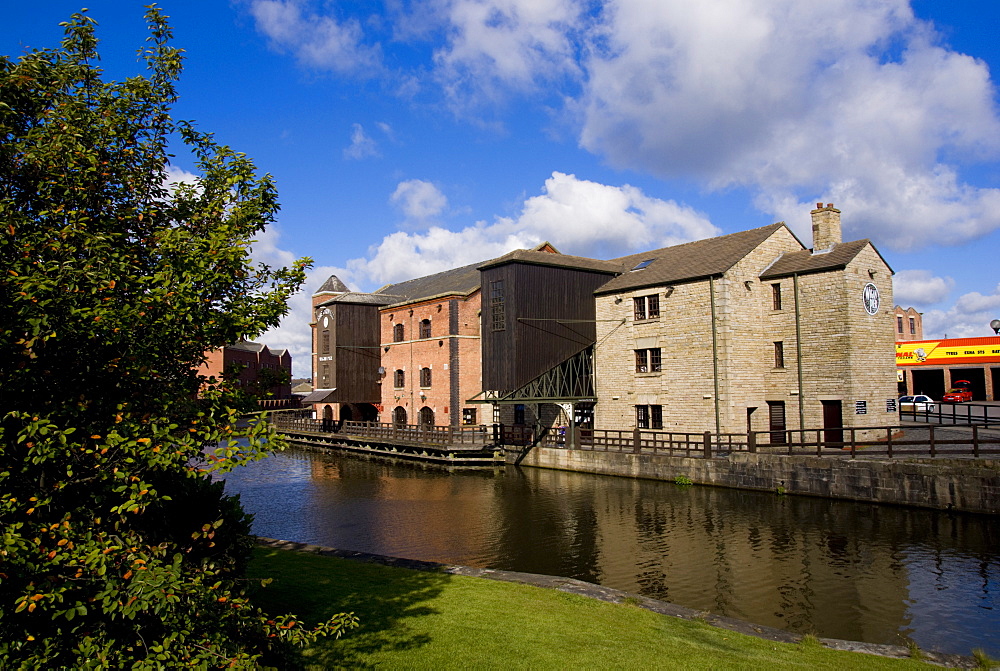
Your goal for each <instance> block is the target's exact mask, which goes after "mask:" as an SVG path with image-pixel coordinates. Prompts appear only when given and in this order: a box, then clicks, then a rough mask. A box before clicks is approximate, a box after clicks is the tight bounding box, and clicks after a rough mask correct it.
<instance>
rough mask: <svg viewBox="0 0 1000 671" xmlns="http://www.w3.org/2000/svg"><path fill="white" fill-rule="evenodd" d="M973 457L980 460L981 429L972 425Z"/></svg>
mask: <svg viewBox="0 0 1000 671" xmlns="http://www.w3.org/2000/svg"><path fill="white" fill-rule="evenodd" d="M972 456H973V457H975V458H976V459H978V458H979V427H978V426H976V425H975V424H973V425H972Z"/></svg>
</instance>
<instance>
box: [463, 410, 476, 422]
mask: <svg viewBox="0 0 1000 671" xmlns="http://www.w3.org/2000/svg"><path fill="white" fill-rule="evenodd" d="M475 423H476V409H475V408H462V424H469V425H472V424H475Z"/></svg>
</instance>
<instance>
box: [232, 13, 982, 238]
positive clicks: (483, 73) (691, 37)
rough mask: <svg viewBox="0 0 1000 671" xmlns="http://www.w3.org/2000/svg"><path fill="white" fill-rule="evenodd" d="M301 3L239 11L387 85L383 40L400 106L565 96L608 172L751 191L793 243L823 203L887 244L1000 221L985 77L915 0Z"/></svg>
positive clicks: (969, 231)
mask: <svg viewBox="0 0 1000 671" xmlns="http://www.w3.org/2000/svg"><path fill="white" fill-rule="evenodd" d="M307 2H308V0H252V2H251V5H250V6H251V8H252V12H253V14H254V16H255V18H256V19H257V23H258V26H259V27H260V30H261V31H262V32H264V33H265V34H267V35H268V36H269V37H270V38H271V40H272V42H273V43H274V44H275V45H277V46H278V47H279V48H283V49H287V50H291V51H293V52H294V53H295V54H296V55H297V56H298V57H299V58H300V59H301V60H302V61H303V62H306V63H309V64H311V65H314V66H316V67H322V68H328V69H332V70H335V71H340V72H355V73H357V74H359V75H362V76H371V74H372V73H375V75H376V76H388V72H387V70H386V69H384V68H383V67H382V65H381V57H380V48H381V47H380V46H379V45H383V46H385V47H386V48H387V49H395V48H397V47H399V48H402V49H406V50H408V51H407V54H408V55H409V56H410V58H408V59H396V60H395V61H394V62H398V63H401V64H404V63H405V65H401V67H400V69H399V71H397V72H393V73H392V74H391V76H392V77H393V79H394V82H393V88H394V89H395V90H397V91H399V92H400V95H408V96H412V95H415V94H416V92H417V91H418V90H421V91H427V88H426V87H427V84H428V83H429V82H433V83H436V85H437V86H438V87H439V90H440V93H441V94H442V95H443V96H444V98H445V100H446V101H447V102H448V103H450V104H451V105H452V108H453V109H456V110H463V111H464V113H466V114H470V112H469V111H470V110H478V111H483V110H494V109H502V105H497V104H496V103H502V102H503V101H504V100H505V99H506V98H507V97H508V96H511V95H515V96H520V97H521V98H522V99H525V100H529V101H530V102H531V103H532V104H535V105H537V106H538V107H539V108H544V111H545V112H547V113H550V112H553V111H555V112H556V113H558V112H559V110H553V107H558V106H560V105H562V106H564V110H562V111H567V112H570V114H568V115H564V116H563V118H564V119H565V118H570V119H573V120H575V122H576V123H577V124H578V131H579V141H580V144H581V145H582V146H583V147H584V148H585V149H587V150H588V151H591V152H593V153H595V154H598V155H600V156H601V157H602V158H604V159H606V160H607V161H609V162H610V163H612V164H613V165H615V166H618V167H621V168H627V169H631V170H639V171H643V172H646V173H650V174H654V175H658V176H661V177H664V178H682V179H686V180H693V181H695V182H696V183H698V184H700V185H701V186H703V187H705V188H707V189H709V190H713V191H718V190H722V189H727V188H731V187H733V186H736V187H740V188H744V189H746V190H747V191H748V192H749V193H751V194H753V196H754V202H755V204H756V206H757V207H758V208H759V209H761V210H762V211H765V212H767V213H768V214H772V215H775V216H778V217H783V218H784V219H785V220H786V221H787V222H788V223H789V224H790V225H791V226H792V227H793V229H795V230H796V232H798V233H800V234H804V233H806V232H808V220H807V215H806V214H805V212H808V209H809V206H810V204H811V203H814V202H816V201H817V200H823V201H824V202H832V203H835V204H836V205H837V206H838V207H840V208H841V209H843V210H844V212H845V217H844V227H845V236H846V237H848V238H853V237H870V238H872V239H873V240H874V241H875V242H876V244H878V245H879V246H882V247H884V248H893V249H898V250H909V249H918V248H922V247H926V246H928V245H930V244H946V245H949V244H950V245H959V244H963V243H966V242H968V241H970V240H974V239H977V238H979V237H981V236H983V235H985V234H987V233H989V232H991V231H993V230H996V229H1000V189H998V188H995V187H994V185H993V184H992V183H976V182H975V180H974V179H973V178H971V177H969V176H968V175H969V169H970V168H976V167H978V166H979V165H981V164H982V163H988V164H995V163H996V161H997V159H998V158H1000V112H998V105H997V91H996V87H995V86H994V84H993V82H992V80H991V79H990V73H989V69H988V67H987V65H986V64H985V63H984V62H982V61H979V60H976V59H975V58H972V57H970V56H967V55H964V54H961V53H957V52H956V51H954V50H952V49H949V48H948V47H947V46H945V45H944V44H943V39H942V36H941V35H940V34H939V33H938V32H936V30H935V29H934V27H933V25H932V24H930V23H929V22H926V21H922V20H920V19H918V18H917V17H916V16H915V15H914V13H913V10H912V8H911V3H910V0H882V1H878V2H875V1H873V0H826V1H825V2H802V0H703V1H702V2H689V1H686V0H615V1H613V2H606V3H586V2H583V3H581V2H579V1H576V0H431V1H430V2H426V3H390V5H389V7H390V9H389V10H386V12H385V13H384V15H382V16H375V17H372V16H367V15H366V16H362V15H358V17H357V18H351V19H337V18H334V15H333V14H331V13H323V10H320V9H315V10H308V11H307V10H306V9H305V7H307V4H306V3H307ZM308 6H309V7H316V8H319V7H329V8H332V9H330V10H329V11H330V12H333V11H335V10H336V11H340V12H347V11H349V10H348V9H345V8H343V7H342V6H341V5H334V4H327V5H321V4H320V3H318V2H313V3H311V4H309V5H308ZM367 7H368V6H366V9H365V10H364V11H372V12H378V11H381V10H377V9H369V8H367ZM369 19H373V20H369ZM389 25H391V28H388V27H387V26H389ZM366 31H367V33H366ZM378 37H383V41H382V42H379V41H378V40H377V38H378ZM414 48H416V49H417V50H418V51H419V52H420V53H432V54H433V56H432V57H431V58H430V59H429V60H424V61H420V60H419V59H413V58H412V53H411V52H410V51H409V50H412V49H414ZM403 91H405V92H406V93H405V94H404V93H402V92H403ZM485 103H489V104H488V105H486V104H485ZM470 115H471V114H470ZM474 121H477V122H481V121H482V120H481V119H476V120H474ZM484 127H486V126H484Z"/></svg>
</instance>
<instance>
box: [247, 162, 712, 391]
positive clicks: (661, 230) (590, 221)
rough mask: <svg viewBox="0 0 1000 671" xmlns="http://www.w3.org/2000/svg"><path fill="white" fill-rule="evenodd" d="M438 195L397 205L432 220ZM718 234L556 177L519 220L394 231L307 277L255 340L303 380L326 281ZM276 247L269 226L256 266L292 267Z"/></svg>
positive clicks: (595, 186) (386, 277) (698, 218)
mask: <svg viewBox="0 0 1000 671" xmlns="http://www.w3.org/2000/svg"><path fill="white" fill-rule="evenodd" d="M404 185H406V186H405V187H404ZM428 194H429V196H428ZM434 194H437V195H440V192H438V191H437V189H436V188H435V187H434V186H433V185H431V184H430V183H429V182H422V181H420V180H410V181H409V182H403V183H402V184H400V187H397V189H396V193H395V194H394V195H393V198H394V200H396V199H398V200H399V201H400V202H401V203H402V205H403V207H404V209H406V208H409V207H412V208H413V209H414V212H416V213H422V212H423V213H431V212H435V211H439V209H443V208H444V206H445V204H446V203H445V202H444V201H443V200H440V201H439V200H438V199H437V198H436V197H435V196H434ZM425 196H426V197H425ZM441 199H443V196H441ZM427 201H430V202H431V203H438V205H439V206H440V207H438V206H437V205H433V204H432V205H428V204H427ZM718 233H719V230H718V229H717V228H716V227H715V226H713V225H712V223H711V222H710V221H708V219H706V218H705V217H704V216H703V215H701V214H698V213H697V212H695V211H693V210H692V209H690V208H687V207H682V206H679V205H677V204H676V203H674V202H672V201H665V200H660V199H657V198H652V197H650V196H647V195H646V194H644V193H643V192H642V191H641V190H640V189H638V188H636V187H633V186H629V185H624V186H620V187H618V186H608V185H605V184H600V183H598V182H591V181H587V180H580V179H577V178H576V177H575V176H574V175H566V174H563V173H559V172H554V173H552V176H551V177H550V178H549V179H547V180H546V181H545V186H544V188H543V193H542V194H541V195H538V196H534V197H531V198H528V199H527V200H526V201H525V202H524V205H523V208H522V211H521V214H520V215H519V216H517V217H497V218H496V219H495V220H494V221H493V222H492V223H487V222H477V223H475V224H473V225H471V226H467V227H465V228H463V229H461V230H458V231H451V230H447V229H445V228H442V227H441V226H431V227H430V228H428V229H427V230H425V231H420V232H406V231H397V232H395V233H392V234H390V235H387V236H386V237H385V238H383V239H382V241H381V242H380V243H378V244H377V245H374V246H372V247H371V249H370V250H369V253H368V255H367V256H366V257H364V258H356V259H350V260H348V261H347V262H346V264H345V267H344V268H332V267H323V268H317V269H314V270H312V271H311V272H310V273H309V279H308V280H307V282H306V286H305V289H304V291H303V292H302V293H300V294H299V295H297V296H295V297H293V298H292V299H291V301H290V302H289V304H290V306H291V312H290V314H289V315H288V316H287V317H286V318H285V319H284V320H283V321H282V324H281V326H280V327H279V328H277V329H272V330H271V331H269V332H268V333H266V334H265V335H264V336H263V337H262V338H261V340H262V342H265V343H267V344H268V345H269V346H273V347H287V348H289V350H291V352H292V359H293V362H294V365H295V370H296V373H295V374H296V376H299V375H304V374H306V373H304V372H302V371H306V372H307V371H308V366H309V354H310V348H311V341H310V335H309V329H308V323H309V321H310V319H311V314H312V312H311V309H312V308H311V305H312V304H311V299H310V297H311V295H312V292H314V291H315V290H316V289H317V288H319V286H320V285H321V284H322V283H323V282H324V281H325V280H326V279H327V278H328V277H329V276H330V275H331V274H335V275H337V277H339V278H340V279H341V281H343V282H344V283H345V284H347V285H348V286H349V287H351V289H354V290H356V291H374V290H375V289H377V288H379V287H381V286H383V285H385V284H389V283H395V282H402V281H405V280H409V279H413V278H416V277H423V276H425V275H431V274H433V273H437V272H441V271H443V270H448V269H451V268H458V267H461V266H466V265H469V264H472V263H478V262H480V261H487V260H489V259H492V258H495V257H497V256H501V255H503V254H506V253H507V252H509V251H511V250H513V249H530V248H532V247H535V246H537V245H539V244H540V243H542V242H544V241H548V242H551V243H552V244H554V245H555V246H556V247H557V248H558V249H559V250H560V251H561V252H563V253H566V254H575V255H583V256H587V255H589V256H594V257H596V258H613V257H616V256H621V255H624V254H627V253H631V252H636V251H641V250H644V249H652V248H656V247H662V246H666V245H670V244H677V243H681V242H688V241H690V240H695V239H698V238H703V237H707V236H711V235H716V234H718ZM278 241H279V233H278V231H277V229H276V228H274V227H272V228H271V229H269V230H268V232H266V233H265V234H263V235H261V236H260V240H259V241H258V242H257V243H255V244H254V248H253V254H254V259H255V260H257V261H263V262H265V263H269V264H271V265H279V264H280V265H288V264H289V263H291V261H292V260H293V258H294V255H293V254H292V253H291V252H288V251H287V250H283V249H281V248H280V246H279V245H278ZM300 361H301V362H304V363H301V364H300V363H299V362H300ZM300 365H301V366H304V367H305V368H300V367H299V366H300Z"/></svg>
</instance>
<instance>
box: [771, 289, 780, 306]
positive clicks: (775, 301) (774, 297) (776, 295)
mask: <svg viewBox="0 0 1000 671" xmlns="http://www.w3.org/2000/svg"><path fill="white" fill-rule="evenodd" d="M771 309H772V310H780V309H781V285H780V284H772V285H771Z"/></svg>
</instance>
